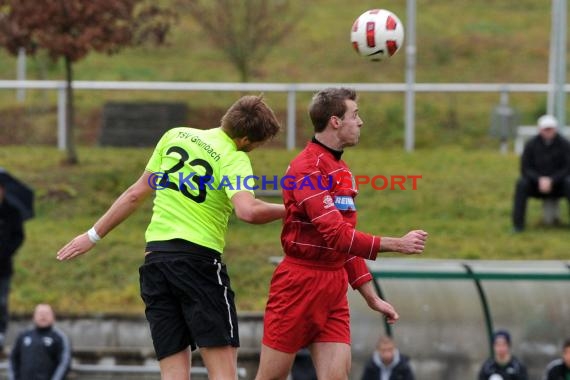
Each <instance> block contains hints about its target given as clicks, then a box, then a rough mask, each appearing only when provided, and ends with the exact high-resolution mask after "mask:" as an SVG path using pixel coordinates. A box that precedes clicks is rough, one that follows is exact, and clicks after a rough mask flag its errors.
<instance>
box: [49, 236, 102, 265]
mask: <svg viewBox="0 0 570 380" xmlns="http://www.w3.org/2000/svg"><path fill="white" fill-rule="evenodd" d="M93 246H95V244H93V243H92V242H91V240H89V237H88V236H87V233H84V234H81V235H77V236H76V237H75V238H74V239H73V240H72V241H70V242H69V243H67V244H66V245H65V246H64V247H63V248H62V249H60V250H59V252H57V259H58V260H59V261H63V260H70V259H73V258H75V257H77V256H79V255H82V254H84V253H86V252H87V251H89V250H90V249H91V248H93Z"/></svg>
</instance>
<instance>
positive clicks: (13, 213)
mask: <svg viewBox="0 0 570 380" xmlns="http://www.w3.org/2000/svg"><path fill="white" fill-rule="evenodd" d="M23 224H24V223H23V221H22V217H21V215H20V212H19V211H18V209H16V208H15V207H13V206H12V205H10V204H9V203H8V202H6V200H5V188H4V186H3V184H2V183H0V352H1V351H3V349H4V337H5V334H6V329H7V327H8V298H9V295H10V281H11V279H12V271H13V265H12V257H13V256H14V254H15V253H16V251H17V250H18V248H20V246H21V245H22V243H23V241H24V226H23Z"/></svg>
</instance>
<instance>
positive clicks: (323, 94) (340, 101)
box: [309, 87, 357, 133]
mask: <svg viewBox="0 0 570 380" xmlns="http://www.w3.org/2000/svg"><path fill="white" fill-rule="evenodd" d="M356 98H357V96H356V91H354V90H353V89H351V88H344V87H341V88H334V87H331V88H326V89H324V90H321V91H319V92H317V93H316V94H315V95H314V96H313V100H312V101H311V104H310V105H309V116H310V118H311V122H312V123H313V127H314V128H315V132H317V133H318V132H322V131H324V130H325V128H326V127H327V125H328V124H329V121H330V119H331V118H332V117H333V116H334V117H338V118H341V119H342V117H343V116H344V114H345V113H346V110H347V105H346V101H347V100H352V101H354V102H356Z"/></svg>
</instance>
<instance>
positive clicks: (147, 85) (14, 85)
mask: <svg viewBox="0 0 570 380" xmlns="http://www.w3.org/2000/svg"><path fill="white" fill-rule="evenodd" d="M72 86H73V88H74V89H75V90H95V91H96V90H99V91H101V90H117V91H258V92H281V93H286V94H287V132H286V133H287V137H286V147H287V149H289V150H292V149H295V126H296V116H295V115H296V107H297V106H296V101H297V93H298V92H316V91H319V90H322V89H324V88H327V87H333V86H334V87H336V86H344V87H352V88H354V89H355V90H356V91H358V92H379V93H381V92H401V93H406V92H408V91H412V92H414V93H415V92H491V93H492V92H496V93H500V94H502V95H503V96H506V98H505V99H507V100H508V94H509V93H512V92H542V93H548V92H549V91H551V90H552V86H551V85H549V84H540V83H415V84H413V85H412V86H411V88H410V86H408V85H407V84H406V83H232V82H138V81H121V82H119V81H74V82H73V84H72ZM0 89H18V90H22V89H44V90H56V91H57V92H58V96H57V99H58V100H57V131H58V132H57V146H58V148H59V149H62V150H63V149H65V148H66V146H67V142H66V140H65V138H66V137H65V136H66V133H65V132H66V129H67V126H66V124H65V107H66V92H67V89H66V83H65V81H51V80H0ZM564 91H565V92H570V84H566V86H565V87H564ZM406 128H407V127H406ZM407 138H408V137H407V134H406V139H407ZM407 145H408V144H407V142H406V146H407Z"/></svg>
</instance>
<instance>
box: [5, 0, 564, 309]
mask: <svg viewBox="0 0 570 380" xmlns="http://www.w3.org/2000/svg"><path fill="white" fill-rule="evenodd" d="M163 1H164V3H168V2H170V1H171V0H163ZM380 6H385V7H386V8H388V9H390V10H392V11H394V12H396V14H398V15H399V16H400V19H401V20H402V21H403V22H406V9H405V2H393V3H390V4H388V3H386V4H384V5H380ZM370 7H371V5H370V2H369V1H364V0H354V1H350V2H347V1H344V0H314V1H310V2H306V4H304V12H303V17H302V18H300V19H299V23H298V25H297V27H296V28H295V29H294V30H293V31H292V33H291V34H290V35H288V36H287V38H286V39H285V40H284V41H282V42H281V43H280V44H279V45H278V46H276V47H275V49H274V50H273V51H272V52H271V53H270V55H269V56H268V57H267V59H266V60H265V61H264V62H258V63H257V64H256V67H255V72H254V77H253V78H252V81H254V82H285V83H301V82H347V83H354V82H362V83H393V82H403V81H404V79H405V61H406V59H405V58H406V57H405V51H404V50H402V51H400V52H399V53H398V54H397V55H396V56H394V57H393V58H392V59H390V60H388V61H386V62H382V63H373V62H369V61H366V60H365V59H363V58H361V57H359V56H357V55H356V53H354V51H352V48H351V46H350V43H349V31H350V27H351V25H352V22H353V20H354V19H355V18H356V17H357V16H358V15H359V14H361V13H362V12H363V11H364V10H366V9H369V8H370ZM180 16H181V17H180V23H179V25H177V26H175V27H174V28H173V30H172V32H173V33H172V35H171V36H170V44H169V45H168V46H165V47H160V48H150V47H140V48H135V49H126V50H124V51H123V52H121V53H120V54H117V55H114V56H106V55H101V54H90V55H89V56H88V57H87V58H86V59H85V60H82V61H80V62H78V63H77V64H76V65H75V66H74V72H75V78H76V79H78V80H132V81H135V80H136V81H215V82H232V81H237V80H238V78H239V75H238V73H237V71H236V70H235V69H234V68H233V67H232V66H231V65H230V63H229V62H228V60H227V59H226V57H225V56H224V55H223V53H222V52H220V51H218V50H217V49H215V46H213V45H212V42H211V40H210V39H209V38H208V36H207V35H205V34H204V32H203V31H201V30H200V28H199V27H198V25H197V24H196V23H195V22H194V21H193V20H192V19H190V18H189V17H188V16H187V15H184V14H183V13H180ZM549 37H550V4H549V3H547V2H544V1H536V0H502V1H500V2H498V1H491V0H481V1H471V0H456V1H449V0H429V1H428V0H418V1H417V52H418V55H417V71H416V80H417V81H418V82H436V83H447V82H494V83H509V82H512V83H518V82H521V83H527V82H529V83H545V82H546V81H547V69H548V48H549V42H548V41H549ZM0 62H1V63H2V64H1V65H0V78H2V79H15V77H16V61H15V59H14V58H13V57H9V56H8V55H7V54H6V53H5V52H0ZM27 77H28V78H29V79H62V78H63V77H64V74H63V67H62V64H61V62H55V63H52V62H50V61H49V60H48V59H47V58H46V56H45V54H40V55H39V56H37V57H36V58H30V59H29V60H28V70H27ZM26 95H27V96H26V101H25V102H23V103H18V102H16V100H15V92H14V91H12V90H4V91H0V102H1V106H0V144H4V145H7V144H8V145H13V144H20V145H21V146H19V147H16V146H2V148H1V149H0V166H3V167H6V168H7V169H9V170H10V171H12V172H13V173H14V174H16V175H18V176H20V177H21V178H22V179H24V180H25V181H27V182H29V183H30V184H31V185H33V186H34V188H35V189H36V195H37V217H36V218H35V219H34V220H32V221H30V222H29V223H27V226H26V231H27V240H26V244H25V246H24V247H23V248H22V250H21V251H20V253H19V254H18V256H17V260H16V276H15V278H14V283H13V291H12V296H11V297H12V303H11V305H12V309H13V310H14V311H16V312H29V310H30V309H31V307H32V306H33V305H34V303H36V302H39V301H47V302H51V303H53V304H54V305H55V306H56V307H57V309H58V310H59V311H61V312H68V313H78V314H79V313H97V312H122V313H140V312H141V311H142V308H141V301H140V300H139V296H138V282H137V277H138V274H137V268H138V266H139V265H140V264H141V262H142V258H143V249H144V243H143V240H144V236H143V233H144V229H145V227H146V225H147V223H148V220H149V216H150V209H151V204H150V202H149V203H147V204H145V205H144V206H143V207H142V208H143V209H142V210H140V212H138V213H137V214H135V215H134V216H133V217H132V218H131V219H129V220H128V222H126V223H125V224H124V225H122V226H120V227H119V228H117V230H116V231H114V232H113V233H112V234H111V235H110V236H109V237H107V238H106V239H105V240H104V241H103V242H101V243H100V244H99V245H98V247H97V249H96V251H94V252H92V253H89V254H88V255H86V256H85V257H83V258H81V259H79V260H76V261H73V262H69V263H68V262H66V263H59V262H57V261H56V260H55V253H56V252H57V250H58V249H59V248H60V247H61V246H62V245H63V244H65V243H66V242H67V241H68V240H69V239H70V238H72V237H73V236H75V235H76V234H78V233H80V232H83V231H85V230H86V229H87V228H89V227H90V226H91V225H92V224H93V222H94V221H95V220H96V219H97V218H98V217H99V215H100V214H101V213H102V212H103V211H104V210H106V208H107V207H108V206H109V205H110V203H111V202H112V201H113V200H114V199H115V197H116V196H118V195H119V194H120V193H121V191H123V190H124V188H126V187H127V186H128V185H129V184H130V183H131V182H133V181H134V180H135V179H136V178H137V177H138V175H139V174H140V172H141V171H142V168H143V167H144V164H145V162H146V160H147V159H148V156H149V154H150V149H107V148H100V147H96V142H97V136H98V135H99V132H100V124H101V111H102V108H103V105H104V104H105V103H106V102H108V101H112V100H123V101H137V100H161V101H184V102H186V103H187V104H188V107H189V110H190V112H189V115H188V124H189V125H192V126H197V127H203V128H209V127H213V126H216V125H217V122H218V120H219V118H220V117H221V115H222V113H223V110H224V109H225V108H227V106H228V105H229V104H231V103H232V102H233V101H234V100H235V99H236V97H237V96H239V95H241V94H239V93H215V92H196V93H186V92H129V91H76V93H75V95H76V98H75V104H76V107H77V114H76V126H77V131H76V132H77V133H76V139H77V141H78V143H79V145H80V148H79V157H80V162H81V164H80V165H79V166H77V167H68V166H62V165H61V164H60V162H61V161H62V159H63V154H62V153H61V152H58V151H56V150H55V149H54V148H52V147H53V146H55V141H56V104H57V103H56V102H57V98H56V94H55V92H45V91H39V90H29V91H27V92H26ZM265 96H266V99H267V101H268V103H269V104H270V105H272V107H273V108H274V109H275V110H276V112H277V114H278V117H279V118H280V119H281V120H284V119H285V107H286V103H287V101H286V96H285V94H273V93H267V94H265ZM309 99H310V94H305V93H303V94H298V98H297V107H298V115H297V120H298V125H297V130H298V133H299V135H300V138H299V139H298V140H299V141H303V140H306V138H307V137H309V136H310V133H309V132H307V131H310V130H311V128H310V126H309V123H308V118H307V116H306V111H305V110H306V106H307V104H308V102H309ZM498 102H499V94H486V93H481V94H479V93H476V94H469V93H461V94H432V93H421V94H417V95H416V146H417V147H418V151H416V152H415V153H414V154H406V153H404V152H403V151H402V150H401V147H402V145H403V135H404V133H403V126H404V120H403V109H404V97H403V95H402V94H389V93H388V94H374V93H366V94H362V96H361V99H360V101H359V106H360V109H361V112H360V113H361V115H362V117H363V119H364V121H365V126H364V130H363V135H364V138H363V140H362V142H361V144H360V146H359V147H358V148H356V149H352V150H350V151H349V152H348V153H347V155H346V160H347V161H348V162H349V164H351V166H352V167H353V169H354V171H355V174H358V175H369V176H374V175H378V174H383V175H391V174H403V175H407V174H418V173H419V174H421V175H422V176H423V178H422V179H421V180H419V181H418V190H416V191H374V189H372V188H371V187H370V186H368V187H365V188H363V189H362V192H361V194H360V195H359V197H358V199H357V205H358V207H359V210H360V211H361V212H360V219H359V227H360V228H361V229H363V230H365V231H369V232H375V233H381V234H385V235H400V234H402V233H404V232H405V231H407V230H408V229H411V228H424V229H426V230H427V231H429V232H430V233H431V237H430V240H429V244H428V248H427V250H426V252H425V254H424V255H423V256H424V257H426V258H449V259H455V258H465V259H478V258H481V259H494V258H501V259H525V258H528V259H568V258H569V257H570V254H568V250H567V248H566V245H567V235H568V228H567V227H566V228H565V229H558V228H545V227H543V226H541V225H540V223H539V220H540V215H539V214H540V205H539V203H538V202H536V201H534V202H531V204H530V207H529V215H528V217H529V224H530V227H531V228H530V229H529V231H528V232H525V233H524V234H523V235H521V236H513V235H511V234H510V233H509V232H510V212H511V203H512V199H511V198H512V191H513V186H514V181H515V178H516V176H517V172H518V160H517V158H516V157H514V156H512V155H507V156H502V155H500V154H499V153H498V142H497V141H496V140H494V139H492V138H491V137H489V134H488V131H489V120H490V116H491V112H492V110H493V108H494V107H495V106H496V105H497V103H498ZM510 102H511V105H513V106H514V107H515V108H516V109H517V110H518V111H519V113H520V121H521V123H522V124H532V123H533V122H534V121H535V120H536V117H537V116H539V115H540V114H541V113H543V112H544V110H545V108H546V107H545V103H546V100H545V95H544V94H531V93H529V94H523V93H521V94H511V96H510ZM283 139H284V138H283V135H282V136H280V137H279V139H278V143H279V144H281V146H283ZM294 153H295V152H287V151H283V150H279V149H262V150H260V151H255V152H253V154H252V156H253V163H254V167H255V170H256V172H257V173H258V174H260V175H262V174H266V175H274V174H282V173H283V172H284V170H285V167H286V165H287V162H288V160H289V159H290V158H291V157H292V156H293V155H294ZM563 210H564V211H566V205H563ZM564 216H567V213H565V214H564ZM279 233H280V226H279V223H274V224H271V225H266V226H250V225H247V224H244V223H242V222H239V221H238V220H235V218H233V219H232V220H231V226H230V229H229V232H228V236H227V242H228V244H227V249H226V261H227V262H228V265H229V271H230V274H231V276H232V281H233V286H234V288H235V290H236V292H237V296H238V297H237V302H238V307H239V309H240V310H262V309H263V306H264V301H265V298H266V293H267V289H268V282H269V279H270V275H271V272H272V269H273V267H272V265H271V264H270V263H269V262H268V257H269V256H273V255H279V254H280V253H281V247H280V244H279ZM389 256H391V255H389Z"/></svg>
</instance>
